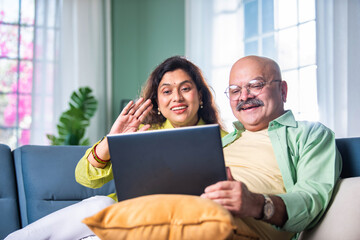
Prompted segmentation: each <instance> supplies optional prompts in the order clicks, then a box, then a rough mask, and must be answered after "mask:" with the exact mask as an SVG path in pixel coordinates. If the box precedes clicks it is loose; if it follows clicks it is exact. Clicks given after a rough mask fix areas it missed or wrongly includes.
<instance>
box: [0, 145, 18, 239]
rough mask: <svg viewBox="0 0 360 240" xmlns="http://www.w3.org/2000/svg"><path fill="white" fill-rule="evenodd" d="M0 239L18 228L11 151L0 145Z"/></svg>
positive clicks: (16, 199) (16, 198)
mask: <svg viewBox="0 0 360 240" xmlns="http://www.w3.org/2000/svg"><path fill="white" fill-rule="evenodd" d="M0 166H1V167H0V239H4V238H5V237H6V236H7V235H8V234H9V233H11V232H13V231H15V230H16V229H18V228H19V227H20V218H19V209H18V197H17V190H16V182H15V169H14V162H13V157H12V154H11V149H10V148H9V147H8V146H6V145H3V144H0Z"/></svg>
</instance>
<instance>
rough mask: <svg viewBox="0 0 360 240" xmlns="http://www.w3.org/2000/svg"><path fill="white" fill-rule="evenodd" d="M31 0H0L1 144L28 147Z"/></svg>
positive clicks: (32, 24) (31, 26)
mask: <svg viewBox="0 0 360 240" xmlns="http://www.w3.org/2000/svg"><path fill="white" fill-rule="evenodd" d="M34 4H35V2H34V0H21V1H14V0H0V142H1V143H6V144H8V145H9V146H10V147H12V148H14V147H16V146H18V145H23V144H28V143H29V140H30V125H31V101H32V99H31V98H32V96H31V91H32V83H33V82H32V78H33V55H34V54H33V45H34V19H35V18H34V16H35V8H34Z"/></svg>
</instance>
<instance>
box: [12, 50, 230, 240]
mask: <svg viewBox="0 0 360 240" xmlns="http://www.w3.org/2000/svg"><path fill="white" fill-rule="evenodd" d="M145 99H146V100H145ZM212 123H217V124H220V120H219V114H218V111H217V108H216V106H215V103H214V100H213V97H212V95H211V92H210V90H209V87H208V85H207V84H206V82H205V80H204V78H203V76H202V74H201V71H200V69H199V68H198V67H197V66H195V65H194V64H193V63H191V62H190V61H188V60H186V59H185V58H183V57H179V56H175V57H171V58H168V59H166V60H165V61H164V62H163V63H161V64H160V65H159V66H158V67H157V68H156V69H155V70H154V71H153V72H152V73H151V75H150V77H149V78H148V80H147V82H146V84H145V86H144V89H143V91H142V98H140V99H139V100H137V101H136V102H135V103H134V102H132V101H130V102H129V103H128V104H127V106H126V107H125V108H124V109H123V111H122V112H121V113H120V115H119V117H118V118H117V119H116V121H115V122H114V124H113V126H112V127H111V130H110V132H109V134H117V133H126V132H136V131H146V130H148V129H169V128H177V127H185V126H194V125H204V124H212ZM220 125H221V124H220ZM225 134H226V132H224V131H221V135H222V136H224V135H225ZM111 169H112V168H111V161H110V155H109V149H108V144H107V139H106V137H105V138H103V139H102V140H100V141H99V142H97V143H96V144H95V145H94V146H93V147H91V148H90V149H88V150H87V151H86V153H85V155H84V156H83V157H82V158H81V159H80V161H79V163H78V165H77V167H76V170H75V176H76V180H77V181H78V182H79V183H80V184H82V185H84V186H87V187H91V188H97V187H101V186H102V185H103V184H105V183H106V182H108V181H110V180H111V179H112V178H113V175H112V170H111ZM110 197H111V198H109V197H107V196H95V197H91V198H88V199H85V200H83V201H81V202H79V203H77V204H74V205H71V206H69V207H67V208H63V209H61V210H59V211H57V212H54V213H52V214H50V215H48V216H46V217H44V218H41V219H39V220H38V221H36V222H34V223H32V224H30V225H28V226H27V227H25V228H23V229H21V230H19V231H16V232H14V233H12V234H10V235H9V236H8V237H7V238H6V239H7V240H10V239H81V238H84V239H85V238H86V239H98V238H97V237H96V236H93V233H92V232H91V231H90V229H89V228H87V226H86V225H85V224H83V223H81V220H82V219H84V218H85V217H88V216H91V215H93V214H95V213H96V212H98V211H100V210H102V209H103V208H105V207H107V206H109V205H111V204H113V203H115V201H116V200H117V199H116V196H115V194H111V195H110ZM114 200H115V201H114ZM69 216H70V217H69ZM64 224H66V226H65V228H64V227H61V228H59V226H64ZM64 229H66V231H64Z"/></svg>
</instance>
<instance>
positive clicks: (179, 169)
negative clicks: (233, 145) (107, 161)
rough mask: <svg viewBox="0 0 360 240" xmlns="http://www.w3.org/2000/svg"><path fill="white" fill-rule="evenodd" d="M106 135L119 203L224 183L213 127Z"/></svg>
mask: <svg viewBox="0 0 360 240" xmlns="http://www.w3.org/2000/svg"><path fill="white" fill-rule="evenodd" d="M107 137H108V143H109V151H110V156H111V162H112V168H113V175H114V182H115V188H116V193H117V197H118V200H119V201H122V200H126V199H130V198H135V197H139V196H144V195H150V194H189V195H198V196H199V195H201V194H202V193H203V192H204V189H205V188H206V187H207V186H209V185H211V184H214V183H216V182H218V181H223V180H226V170H225V163H224V156H223V150H222V144H221V136H220V128H219V125H217V124H209V125H202V126H193V127H182V128H175V129H166V130H149V131H145V132H135V133H126V134H115V135H108V136H107Z"/></svg>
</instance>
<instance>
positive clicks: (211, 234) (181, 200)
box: [83, 194, 235, 240]
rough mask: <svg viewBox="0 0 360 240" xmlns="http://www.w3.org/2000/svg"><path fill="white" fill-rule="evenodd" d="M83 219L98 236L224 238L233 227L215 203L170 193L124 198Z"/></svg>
mask: <svg viewBox="0 0 360 240" xmlns="http://www.w3.org/2000/svg"><path fill="white" fill-rule="evenodd" d="M83 222H84V223H85V224H87V225H88V227H89V228H90V229H91V230H92V231H93V232H94V233H95V234H96V235H97V236H99V237H100V238H101V239H129V240H130V239H156V240H161V239H228V237H232V234H233V230H234V229H235V225H234V222H233V218H232V216H231V214H230V213H229V212H228V211H227V210H226V209H225V208H223V207H222V206H220V205H219V204H217V203H215V202H213V201H211V200H208V199H203V198H200V197H197V196H190V195H171V194H169V195H164V194H159V195H148V196H143V197H138V198H134V199H130V200H125V201H122V202H119V203H116V204H114V205H112V206H110V207H107V208H105V209H104V210H102V211H100V212H99V213H97V214H95V215H94V216H92V217H89V218H85V219H84V220H83Z"/></svg>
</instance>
